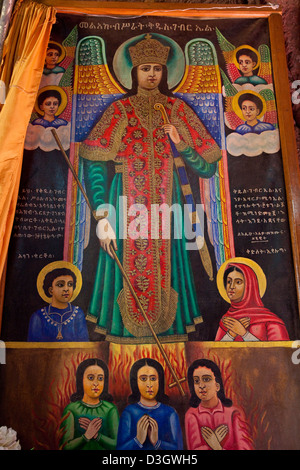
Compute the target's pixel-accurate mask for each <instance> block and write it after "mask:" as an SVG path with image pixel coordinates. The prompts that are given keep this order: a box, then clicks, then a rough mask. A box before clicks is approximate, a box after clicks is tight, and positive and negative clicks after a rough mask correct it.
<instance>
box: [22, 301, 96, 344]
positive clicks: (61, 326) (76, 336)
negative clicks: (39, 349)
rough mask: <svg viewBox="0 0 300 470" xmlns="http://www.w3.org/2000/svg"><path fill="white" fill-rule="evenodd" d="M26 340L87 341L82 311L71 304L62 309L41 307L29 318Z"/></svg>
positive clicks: (87, 336)
mask: <svg viewBox="0 0 300 470" xmlns="http://www.w3.org/2000/svg"><path fill="white" fill-rule="evenodd" d="M27 340H28V341H32V342H35V341H37V342H38V341H43V342H48V341H50V342H51V341H53V342H54V341H70V342H72V341H89V335H88V330H87V326H86V321H85V316H84V313H83V311H82V310H81V309H80V308H79V307H75V306H73V305H71V304H68V306H67V307H66V308H64V309H58V308H54V307H52V306H51V305H49V306H46V307H43V308H41V309H39V310H37V311H36V312H34V314H33V315H32V316H31V318H30V322H29V329H28V337H27Z"/></svg>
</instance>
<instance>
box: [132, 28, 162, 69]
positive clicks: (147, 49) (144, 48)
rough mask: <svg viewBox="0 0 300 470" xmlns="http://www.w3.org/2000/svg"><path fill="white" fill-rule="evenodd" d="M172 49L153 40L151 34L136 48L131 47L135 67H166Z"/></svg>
mask: <svg viewBox="0 0 300 470" xmlns="http://www.w3.org/2000/svg"><path fill="white" fill-rule="evenodd" d="M169 50H170V48H169V47H168V46H163V45H162V43H161V42H159V41H157V39H152V38H151V35H150V34H147V35H146V36H145V39H142V41H140V42H138V43H137V44H136V45H135V46H132V47H129V54H130V57H131V61H132V65H133V67H136V66H137V65H141V64H161V65H165V64H166V63H167V60H168V55H169Z"/></svg>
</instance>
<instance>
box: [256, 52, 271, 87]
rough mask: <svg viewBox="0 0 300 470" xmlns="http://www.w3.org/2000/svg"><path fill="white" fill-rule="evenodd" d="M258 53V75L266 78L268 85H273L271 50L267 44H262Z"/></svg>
mask: <svg viewBox="0 0 300 470" xmlns="http://www.w3.org/2000/svg"><path fill="white" fill-rule="evenodd" d="M258 52H259V55H260V66H259V70H258V75H259V77H261V78H264V79H265V80H266V82H267V83H268V84H271V83H272V82H273V79H272V65H271V54H270V49H269V47H268V46H267V45H266V44H262V45H261V46H259V48H258Z"/></svg>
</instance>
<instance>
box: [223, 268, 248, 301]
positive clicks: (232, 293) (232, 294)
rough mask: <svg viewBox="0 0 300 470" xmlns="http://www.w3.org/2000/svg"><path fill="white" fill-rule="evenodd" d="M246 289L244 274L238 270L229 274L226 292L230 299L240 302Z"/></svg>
mask: <svg viewBox="0 0 300 470" xmlns="http://www.w3.org/2000/svg"><path fill="white" fill-rule="evenodd" d="M244 291H245V278H244V275H243V274H242V273H240V272H238V271H232V272H231V273H229V274H228V276H227V281H226V292H227V295H228V298H229V300H230V301H232V300H233V301H234V302H240V301H241V300H242V298H243V295H244Z"/></svg>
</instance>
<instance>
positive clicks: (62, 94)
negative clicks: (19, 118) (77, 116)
mask: <svg viewBox="0 0 300 470" xmlns="http://www.w3.org/2000/svg"><path fill="white" fill-rule="evenodd" d="M48 90H55V91H58V93H59V94H60V97H61V103H60V105H59V107H58V109H57V112H56V113H55V115H56V116H59V115H60V114H61V113H62V112H63V111H64V109H65V107H66V106H67V103H68V97H67V94H66V92H65V90H63V89H62V88H61V87H59V86H55V85H48V86H44V87H43V88H40V89H39V91H38V94H37V98H36V100H35V105H34V109H35V111H36V112H37V113H38V114H41V115H43V114H44V112H43V111H42V110H41V109H40V108H39V104H38V97H39V96H40V94H41V93H43V92H44V91H48Z"/></svg>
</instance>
